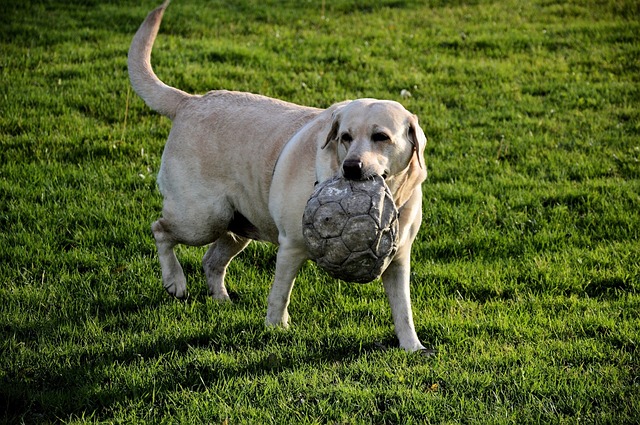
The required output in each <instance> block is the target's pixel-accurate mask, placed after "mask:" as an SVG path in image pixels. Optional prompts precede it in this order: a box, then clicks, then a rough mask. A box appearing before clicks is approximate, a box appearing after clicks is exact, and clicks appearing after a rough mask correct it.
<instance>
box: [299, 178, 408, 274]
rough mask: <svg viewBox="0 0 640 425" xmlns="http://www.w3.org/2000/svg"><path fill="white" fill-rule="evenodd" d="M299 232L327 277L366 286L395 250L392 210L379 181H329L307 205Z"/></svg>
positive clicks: (395, 223)
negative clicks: (327, 274)
mask: <svg viewBox="0 0 640 425" xmlns="http://www.w3.org/2000/svg"><path fill="white" fill-rule="evenodd" d="M302 232H303V235H304V239H305V243H306V246H307V249H308V251H309V253H310V254H311V257H312V259H313V260H314V261H315V262H316V263H317V264H318V265H319V266H320V267H321V268H322V269H324V270H325V271H326V272H327V273H329V274H330V275H331V276H333V277H335V278H337V279H342V280H344V281H348V282H358V283H366V282H371V281H372V280H374V279H376V278H377V277H379V276H380V275H381V274H382V272H383V271H384V270H385V269H386V268H387V266H388V265H389V263H390V262H391V259H392V258H393V256H394V255H395V253H396V251H397V248H398V210H397V209H396V206H395V203H394V202H393V197H392V196H391V192H390V191H389V188H388V187H387V185H386V184H385V182H384V179H383V178H382V177H380V176H374V177H373V178H371V179H368V180H357V181H356V180H347V179H344V178H342V177H334V178H333V179H329V180H326V181H325V182H323V183H321V184H319V185H317V187H316V188H315V190H314V191H313V194H312V195H311V197H310V198H309V201H307V206H306V208H305V210H304V216H303V218H302Z"/></svg>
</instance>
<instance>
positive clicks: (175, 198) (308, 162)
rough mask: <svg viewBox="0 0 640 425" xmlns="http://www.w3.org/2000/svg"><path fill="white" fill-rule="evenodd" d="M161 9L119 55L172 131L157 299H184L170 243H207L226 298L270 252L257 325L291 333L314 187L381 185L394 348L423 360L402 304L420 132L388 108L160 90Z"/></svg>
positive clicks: (215, 293)
mask: <svg viewBox="0 0 640 425" xmlns="http://www.w3.org/2000/svg"><path fill="white" fill-rule="evenodd" d="M168 3H169V1H165V3H164V4H162V5H161V6H160V7H158V8H156V9H155V10H153V11H151V12H150V13H149V15H148V16H147V17H146V19H145V20H144V22H143V23H142V25H141V26H140V28H139V29H138V31H137V32H136V34H135V36H134V38H133V41H132V43H131V47H130V49H129V54H128V68H129V77H130V80H131V84H132V86H133V89H134V90H135V92H136V93H137V94H138V95H139V96H140V97H141V98H142V99H143V100H144V101H145V102H146V104H147V105H148V106H149V107H150V108H151V109H153V110H155V111H157V112H159V113H160V114H162V115H165V116H167V117H169V118H170V119H171V120H172V122H173V124H172V128H171V131H170V134H169V137H168V140H167V143H166V145H165V148H164V152H163V154H162V163H161V167H160V171H159V172H158V176H157V182H158V186H159V189H160V192H161V193H162V195H163V207H162V216H161V218H160V219H158V220H157V221H155V222H154V223H153V224H152V226H151V230H152V232H153V237H154V239H155V243H156V246H157V249H158V257H159V260H160V265H161V269H162V281H163V285H164V287H165V289H166V290H167V291H168V292H169V293H170V294H172V295H173V296H175V297H178V298H183V297H185V296H186V279H185V276H184V273H183V270H182V267H181V265H180V263H179V262H178V259H177V258H176V255H175V253H174V247H175V246H176V245H177V244H185V245H191V246H204V245H207V244H211V245H210V247H209V249H208V250H207V252H206V254H205V256H204V258H203V266H204V270H205V274H206V278H207V284H208V287H209V291H210V293H211V295H212V297H213V298H214V299H218V300H229V295H228V293H227V290H226V287H225V284H224V278H225V273H226V269H227V266H228V265H229V263H230V262H231V260H232V259H233V258H234V257H235V256H236V255H237V254H238V253H240V252H241V251H242V250H243V249H244V248H245V247H246V246H247V244H248V243H249V242H250V241H251V240H260V241H267V242H272V243H274V244H277V245H278V252H277V258H276V269H275V278H274V281H273V284H272V286H271V289H270V293H269V296H268V306H267V317H266V323H267V325H270V326H282V327H285V328H286V327H288V325H289V313H288V305H289V300H290V296H291V290H292V288H293V284H294V280H295V278H296V275H297V273H298V271H299V270H300V267H301V266H302V264H303V263H304V262H305V261H306V260H308V259H309V253H308V252H307V249H306V248H305V243H304V239H303V235H302V215H303V212H304V209H305V206H306V202H307V200H308V199H309V197H310V195H311V193H312V191H313V188H314V185H315V184H317V183H318V182H323V181H325V180H327V179H329V178H332V177H333V176H336V175H338V174H341V175H342V176H343V177H344V178H347V179H352V180H361V179H367V178H370V177H371V176H373V175H376V174H377V175H380V176H382V177H383V178H384V179H385V182H386V183H387V185H388V187H389V188H390V190H391V193H392V194H393V197H394V201H395V203H396V206H397V208H398V211H399V235H400V237H399V242H398V250H397V252H396V254H395V256H394V257H393V259H392V261H391V263H390V264H389V266H388V267H387V269H386V270H385V271H384V272H383V274H382V282H383V286H384V290H385V293H386V295H387V298H388V300H389V303H390V306H391V313H392V317H393V322H394V327H395V332H396V335H397V337H398V340H399V343H400V347H401V348H403V349H405V350H407V351H411V352H412V351H419V350H422V351H423V352H424V351H426V350H425V348H424V346H423V345H422V344H421V343H420V340H419V339H418V336H417V334H416V331H415V326H414V322H413V313H412V309H411V301H410V296H409V275H410V254H411V245H412V243H413V241H414V239H415V237H416V234H417V233H418V229H419V228H420V223H421V220H422V190H421V184H422V182H423V181H424V180H425V179H426V175H427V172H426V167H425V161H424V150H425V145H426V143H427V139H426V137H425V134H424V132H423V130H422V128H421V127H420V125H419V124H418V119H417V117H416V116H415V115H413V114H411V113H410V112H408V111H407V110H406V109H405V108H404V107H403V106H401V105H400V104H399V103H397V102H394V101H387V100H375V99H358V100H353V101H344V102H340V103H336V104H334V105H332V106H331V107H329V108H327V109H324V110H323V109H318V108H312V107H306V106H299V105H295V104H292V103H288V102H284V101H281V100H276V99H273V98H268V97H265V96H260V95H256V94H251V93H245V92H233V91H226V90H215V91H211V92H209V93H207V94H204V95H192V94H188V93H186V92H184V91H181V90H179V89H177V88H174V87H170V86H168V85H166V84H164V83H163V82H162V81H160V79H158V77H157V76H156V74H155V73H154V71H153V69H152V67H151V50H152V47H153V43H154V41H155V38H156V36H157V34H158V29H159V27H160V23H161V21H162V16H163V14H164V11H165V9H166V8H167V6H168Z"/></svg>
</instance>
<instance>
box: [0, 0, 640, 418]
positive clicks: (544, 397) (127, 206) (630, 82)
mask: <svg viewBox="0 0 640 425" xmlns="http://www.w3.org/2000/svg"><path fill="white" fill-rule="evenodd" d="M142 3H144V4H140V2H137V1H125V0H122V1H117V2H106V1H105V2H98V1H93V0H86V1H80V0H75V1H62V0H49V1H25V0H21V1H17V0H5V1H3V4H2V12H1V13H0V73H1V75H2V78H1V80H0V422H3V421H7V422H11V423H13V422H17V423H20V422H24V423H53V422H72V423H87V422H89V423H94V422H105V423H110V422H115V423H136V422H150V423H192V422H193V423H196V422H199V423H213V424H221V423H229V424H232V423H398V424H411V423H452V424H453V423H482V424H487V423H489V424H503V423H513V424H523V423H598V424H625V423H629V424H631V423H638V421H639V419H638V418H640V359H639V356H640V347H639V344H640V242H639V239H640V3H638V2H637V1H635V0H584V1H581V0H573V1H568V2H563V1H559V0H557V1H556V0H536V1H533V2H521V1H516V0H508V1H483V0H470V1H468V2H465V1H461V0H453V1H442V0H432V1H417V0H385V1H373V0H353V1H347V0H333V1H326V2H323V1H320V0H317V1H310V0H305V1H291V0H288V1H275V0H269V1H257V0H237V1H228V2H222V1H204V0H192V1H187V0H175V1H174V2H173V4H172V5H171V6H170V7H169V9H168V10H167V13H166V14H165V19H164V22H163V26H162V28H161V30H160V35H159V37H158V40H157V42H156V46H155V50H154V55H153V63H154V67H155V70H156V72H157V73H158V75H159V76H160V78H162V79H163V80H164V81H165V82H166V83H168V84H171V85H174V86H177V87H179V88H181V89H184V90H186V91H189V92H197V93H203V92H205V91H207V90H210V89H218V88H225V89H233V90H246V91H252V92H256V93H260V94H264V95H268V96H274V97H278V98H281V99H284V100H288V101H292V102H296V103H300V104H306V105H312V106H318V107H326V106H328V105H330V104H332V103H334V102H337V101H341V100H344V99H347V98H357V97H378V98H387V99H394V100H398V101H400V102H402V103H403V104H404V105H405V106H406V107H407V108H408V109H409V110H411V111H412V112H414V113H416V114H417V115H418V116H419V117H420V120H421V124H422V127H423V128H424V129H425V132H426V134H427V137H428V138H429V144H428V146H427V151H426V158H427V163H428V168H429V178H428V180H427V181H426V182H425V184H424V186H423V191H424V195H425V196H424V199H425V202H424V206H423V210H424V222H423V225H422V229H421V231H420V234H419V236H418V240H417V241H416V243H415V244H414V249H413V270H412V300H413V306H414V315H415V322H416V328H417V331H418V335H419V336H420V338H421V339H422V341H423V343H424V344H425V345H427V346H429V347H432V348H436V349H437V350H438V354H437V356H435V357H433V358H424V357H421V356H419V355H415V354H413V355H412V354H407V353H405V352H403V351H401V350H400V349H398V348H396V346H397V342H396V338H395V335H394V333H393V328H392V321H391V313H390V310H389V306H388V303H387V301H386V298H385V296H384V292H383V290H382V287H381V284H380V283H379V282H374V283H371V284H367V285H354V284H346V283H344V282H337V281H334V280H332V279H330V278H328V277H327V275H325V274H324V273H323V272H321V271H320V270H318V269H317V268H316V267H315V266H314V265H313V264H308V265H306V266H305V267H304V269H303V271H302V273H301V275H300V276H299V278H298V280H297V282H296V287H295V288H294V292H293V296H292V305H291V307H290V313H291V316H292V321H293V325H292V328H291V329H290V330H289V331H282V330H269V329H266V328H265V326H264V324H263V323H264V316H265V313H266V297H267V293H268V290H269V286H270V283H271V280H272V277H273V272H274V263H275V252H276V250H275V247H273V246H270V245H265V244H259V243H254V244H252V245H250V247H249V248H248V249H247V250H246V251H245V252H244V253H242V254H241V255H240V256H239V257H238V258H237V259H236V261H235V262H234V263H233V264H232V266H231V267H230V270H229V275H228V280H227V283H228V287H229V290H230V292H231V293H232V294H233V298H234V303H233V304H220V303H217V302H214V301H212V300H210V299H209V298H208V297H207V289H206V283H205V280H204V273H203V272H202V271H201V266H200V260H201V257H202V255H203V254H204V252H205V248H186V247H183V248H180V249H179V250H178V251H179V252H178V253H179V256H180V258H181V261H182V262H183V265H184V268H185V272H186V274H187V278H188V280H189V284H190V294H191V296H190V298H189V299H188V300H187V301H185V302H179V301H176V300H174V299H172V298H171V297H169V296H168V295H167V294H166V293H165V292H164V290H163V288H162V285H161V283H160V267H159V264H158V263H157V258H156V252H155V246H154V244H153V239H152V236H151V233H150V230H149V226H150V223H151V222H152V221H153V220H155V219H156V218H157V217H158V216H159V214H160V208H161V197H160V194H159V193H158V191H157V189H156V186H155V175H156V173H157V170H158V167H159V164H160V156H161V154H162V148H163V144H164V141H165V140H166V137H167V134H168V132H169V129H170V126H171V123H170V121H169V120H168V119H166V118H163V117H160V116H159V115H157V114H156V113H154V112H152V111H150V110H149V109H148V108H147V107H146V106H145V105H144V104H143V102H142V101H141V100H140V99H139V98H138V97H137V96H136V95H135V94H134V93H133V92H132V91H131V90H130V88H129V87H130V86H129V82H128V76H127V69H126V54H127V50H128V47H129V42H130V40H131V38H132V36H133V34H134V32H135V31H136V29H137V27H138V25H139V24H140V23H141V22H142V20H143V19H144V17H145V16H146V13H147V12H148V11H150V10H151V9H152V8H154V7H155V6H157V4H158V3H160V0H158V1H157V2H149V1H144V2H142ZM325 3H326V4H325ZM402 90H406V91H409V92H410V93H411V96H410V97H406V96H401V92H402Z"/></svg>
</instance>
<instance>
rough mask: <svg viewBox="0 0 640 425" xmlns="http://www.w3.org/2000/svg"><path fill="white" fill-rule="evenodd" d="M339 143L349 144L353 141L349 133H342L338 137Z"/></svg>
mask: <svg viewBox="0 0 640 425" xmlns="http://www.w3.org/2000/svg"><path fill="white" fill-rule="evenodd" d="M340 141H341V142H343V143H351V142H352V141H353V137H351V135H350V134H349V133H344V134H342V135H341V136H340Z"/></svg>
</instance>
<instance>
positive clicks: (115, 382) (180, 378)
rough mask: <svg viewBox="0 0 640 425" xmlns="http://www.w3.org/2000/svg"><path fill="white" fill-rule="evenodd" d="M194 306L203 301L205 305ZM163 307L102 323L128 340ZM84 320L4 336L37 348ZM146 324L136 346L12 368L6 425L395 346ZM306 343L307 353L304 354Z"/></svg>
mask: <svg viewBox="0 0 640 425" xmlns="http://www.w3.org/2000/svg"><path fill="white" fill-rule="evenodd" d="M196 298H198V299H199V298H200V297H199V296H196ZM167 302H175V301H173V300H170V301H167ZM192 302H194V301H186V303H192ZM195 302H196V303H198V304H202V303H201V302H200V300H198V301H195ZM240 305H242V303H240ZM236 306H238V304H236ZM163 307H166V303H160V304H156V305H152V306H148V305H141V304H139V303H135V302H129V303H125V304H123V305H119V306H115V305H112V306H111V311H103V312H102V313H101V314H100V317H99V318H98V320H100V321H103V322H109V321H113V320H115V321H116V322H118V323H116V324H114V325H111V326H110V327H109V329H110V330H111V331H113V332H116V331H121V332H122V331H123V329H124V332H125V333H126V334H127V338H128V337H129V335H130V333H131V332H132V330H130V329H128V328H129V326H130V325H131V323H130V322H129V319H128V317H130V316H132V315H133V316H135V315H143V316H144V315H150V316H153V315H157V314H158V310H160V309H161V308H163ZM240 308H241V309H242V307H240ZM83 320H87V316H83V317H80V315H78V317H75V318H67V319H65V320H59V321H58V322H54V321H50V322H46V323H45V322H36V324H32V325H28V326H19V325H9V329H3V330H2V333H3V334H4V335H15V338H16V339H18V340H21V341H27V344H29V343H30V342H32V347H37V345H38V340H39V339H41V338H42V335H50V334H55V333H56V332H55V330H54V328H57V327H66V326H69V324H70V323H71V322H74V321H77V322H78V323H79V324H80V326H81V323H82V321H83ZM230 322H231V321H230ZM148 326H149V325H148V324H147V325H146V326H145V327H144V329H143V331H144V332H149V333H150V337H149V338H147V339H135V341H136V342H135V343H133V344H123V345H120V346H118V347H108V348H104V347H101V345H102V344H107V342H105V341H102V340H97V341H96V342H95V344H94V345H93V346H92V345H91V344H80V343H78V344H74V345H73V346H72V347H71V348H62V349H61V353H63V354H61V355H60V356H59V358H57V359H56V361H55V362H53V361H52V362H51V364H38V363H37V362H38V360H37V359H40V360H41V361H42V359H46V358H48V356H41V357H38V355H37V354H36V355H34V356H32V357H31V359H30V360H27V362H26V363H30V364H25V365H24V367H17V368H16V369H13V370H9V371H6V373H4V374H3V376H2V377H1V378H0V422H7V423H43V422H56V421H59V420H63V421H64V420H69V419H70V418H74V417H76V418H77V417H84V418H93V419H94V420H104V419H108V418H112V414H113V412H115V411H118V410H119V409H121V407H122V406H123V405H127V404H138V403H144V404H147V403H148V404H149V405H151V404H153V399H154V398H156V397H157V398H160V399H161V398H162V397H163V395H164V394H169V393H172V392H175V391H176V389H177V388H180V389H189V390H191V391H195V392H204V391H207V389H208V387H209V386H212V387H215V386H216V385H218V384H219V383H221V382H225V381H227V380H229V379H231V378H240V379H242V378H248V379H260V378H262V377H264V376H265V375H269V374H271V375H278V374H280V373H282V372H286V371H292V370H294V369H296V368H300V367H304V366H305V365H309V366H311V367H316V366H319V365H323V364H332V363H349V362H352V361H356V360H358V359H360V358H361V357H362V356H365V355H367V354H371V353H376V352H383V351H385V350H387V349H388V348H389V347H394V346H396V343H395V338H394V337H393V336H392V335H389V338H388V339H387V340H385V341H381V342H377V341H376V342H370V343H365V344H362V342H361V341H359V340H354V339H353V338H349V337H348V336H343V335H335V334H333V333H332V334H321V335H313V334H307V333H304V334H303V335H301V333H298V332H295V331H293V332H292V331H282V330H271V329H267V328H266V327H265V326H264V324H263V323H262V321H261V320H255V319H254V318H247V319H245V320H240V321H238V320H237V319H236V321H235V322H233V323H226V324H225V323H216V324H215V325H213V324H212V326H211V328H208V329H206V330H200V331H198V332H195V333H193V332H191V334H187V335H184V336H181V335H165V334H161V335H154V334H153V329H149V328H148ZM61 343H64V342H62V341H61ZM43 345H44V344H43ZM48 345H49V347H51V346H52V344H50V343H49V344H48ZM300 345H302V346H304V347H305V348H304V349H303V350H300ZM65 350H68V351H65ZM207 352H210V353H211V357H209V356H208V354H207ZM49 356H51V355H49ZM202 358H204V360H202ZM34 359H36V360H34ZM43 363H44V362H43ZM136 374H138V375H137V377H136ZM129 375H131V376H129ZM152 394H154V395H152ZM155 394H157V396H156V395H155ZM156 403H158V400H157V399H156Z"/></svg>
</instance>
